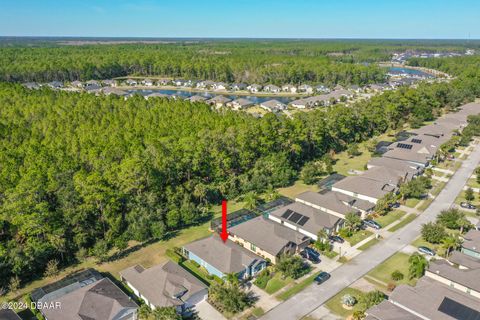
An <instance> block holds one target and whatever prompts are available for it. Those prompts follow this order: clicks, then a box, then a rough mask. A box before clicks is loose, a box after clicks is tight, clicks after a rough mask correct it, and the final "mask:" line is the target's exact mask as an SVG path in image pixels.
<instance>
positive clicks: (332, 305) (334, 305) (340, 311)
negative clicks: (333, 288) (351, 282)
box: [325, 288, 364, 319]
mask: <svg viewBox="0 0 480 320" xmlns="http://www.w3.org/2000/svg"><path fill="white" fill-rule="evenodd" d="M346 294H350V295H352V296H354V297H355V298H356V299H357V304H356V305H355V306H353V308H352V310H347V309H345V308H343V306H342V297H343V296H344V295H346ZM363 294H364V293H363V292H362V291H360V290H358V289H355V288H345V289H343V290H342V291H340V292H339V293H337V294H336V295H335V296H334V297H333V298H331V299H330V300H328V301H327V302H326V303H325V307H327V308H328V310H330V311H331V312H333V313H335V314H336V315H338V316H340V317H342V318H343V319H346V318H348V317H349V316H351V315H352V314H353V312H355V311H357V310H359V304H358V300H359V299H360V297H361V296H362V295H363Z"/></svg>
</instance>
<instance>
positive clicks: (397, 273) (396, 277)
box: [391, 270, 404, 281]
mask: <svg viewBox="0 0 480 320" xmlns="http://www.w3.org/2000/svg"><path fill="white" fill-rule="evenodd" d="M391 277H392V280H394V281H400V280H403V278H404V275H403V273H401V272H400V271H398V270H395V271H393V272H392V275H391Z"/></svg>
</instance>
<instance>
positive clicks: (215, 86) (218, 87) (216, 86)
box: [213, 82, 228, 91]
mask: <svg viewBox="0 0 480 320" xmlns="http://www.w3.org/2000/svg"><path fill="white" fill-rule="evenodd" d="M227 88H228V84H226V83H225V82H216V83H214V84H213V90H215V91H218V90H227Z"/></svg>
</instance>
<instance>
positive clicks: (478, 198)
mask: <svg viewBox="0 0 480 320" xmlns="http://www.w3.org/2000/svg"><path fill="white" fill-rule="evenodd" d="M473 195H474V196H475V199H474V200H473V201H470V203H471V204H473V205H475V206H477V207H478V206H480V196H479V195H478V193H476V192H474V193H473ZM466 201H467V200H465V190H462V192H460V194H459V195H458V197H457V198H456V199H455V203H456V204H460V202H466Z"/></svg>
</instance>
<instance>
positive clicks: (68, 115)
mask: <svg viewBox="0 0 480 320" xmlns="http://www.w3.org/2000/svg"><path fill="white" fill-rule="evenodd" d="M49 50H50V49H49ZM86 50H87V51H88V50H90V49H88V48H87V49H86ZM106 50H107V51H108V50H110V49H109V48H106ZM20 55H21V54H20ZM25 55H28V53H27V52H25ZM4 58H5V57H3V58H0V59H4ZM38 64H39V65H40V66H42V63H38ZM1 65H2V66H3V68H4V67H5V65H4V64H3V63H2V64H1ZM39 68H41V67H39ZM33 69H34V70H35V68H33ZM47 69H48V68H47ZM478 77H479V75H478V74H477V78H472V77H470V78H462V79H458V80H455V81H453V82H452V83H449V84H447V83H437V84H421V85H419V86H418V88H416V89H411V88H401V89H400V90H397V91H392V92H386V93H385V94H383V95H380V96H376V97H373V98H372V99H371V100H368V101H362V102H359V103H357V104H355V105H353V106H349V107H347V106H343V105H336V106H333V107H329V108H327V109H323V110H317V111H312V112H308V113H298V114H296V115H295V117H294V118H293V119H289V118H287V117H284V116H281V115H274V114H267V115H266V116H265V117H263V118H261V119H256V118H254V117H252V116H250V115H248V114H244V113H240V112H232V111H224V112H217V111H212V110H211V109H210V108H209V107H208V106H207V105H204V104H198V103H196V104H195V103H194V104H192V103H190V102H186V101H170V100H165V99H160V98H156V99H149V100H148V101H147V100H145V99H144V98H143V97H140V96H136V97H132V98H130V99H128V100H124V99H123V98H119V97H113V96H110V97H105V96H99V97H97V96H93V95H89V94H86V93H68V92H61V91H51V90H48V89H42V90H37V91H28V90H27V89H24V88H23V87H22V86H20V85H18V84H7V83H3V84H0V281H1V283H0V287H7V286H8V283H9V281H10V279H12V278H13V277H16V276H18V277H19V278H20V279H21V280H22V281H28V280H30V279H32V278H33V277H35V276H38V275H41V274H42V273H43V272H44V270H45V268H46V266H47V264H48V262H49V261H52V260H53V259H55V260H58V261H59V262H60V263H61V264H62V265H68V264H70V263H72V262H73V261H75V259H81V257H83V256H85V255H89V254H92V255H96V256H99V255H102V252H103V253H104V252H105V250H107V249H108V248H112V247H117V248H120V249H123V248H125V246H126V242H127V241H128V240H131V239H134V240H137V241H146V240H149V239H162V238H164V237H165V236H167V235H168V234H169V232H172V231H175V230H178V229H180V228H184V227H186V226H188V225H192V224H195V223H198V222H200V221H202V220H204V219H206V218H209V216H208V211H209V210H208V207H209V205H211V204H213V203H218V201H219V200H220V199H221V198H223V197H225V198H228V199H233V198H236V197H238V196H240V195H242V194H245V193H246V192H249V191H255V192H263V191H265V190H271V189H272V188H275V187H280V186H286V185H288V184H290V183H291V182H292V181H294V180H295V179H296V178H297V174H298V171H299V170H300V169H301V167H302V165H303V164H304V163H306V162H308V161H310V160H312V159H320V158H322V157H324V156H325V155H328V154H330V153H332V152H337V151H340V150H343V149H345V148H346V147H347V146H348V144H350V143H354V142H358V141H362V140H364V139H367V138H368V137H371V136H373V135H376V134H378V133H381V132H385V131H386V130H389V129H398V128H400V127H401V125H402V124H404V123H405V122H410V123H411V124H413V125H418V124H421V123H422V122H423V121H426V120H432V119H433V118H434V117H435V116H438V115H439V114H441V113H442V112H443V111H444V110H453V109H455V108H456V107H458V106H459V105H461V104H463V103H465V102H467V101H471V100H473V99H474V98H475V96H478V95H480V81H479V78H478Z"/></svg>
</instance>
